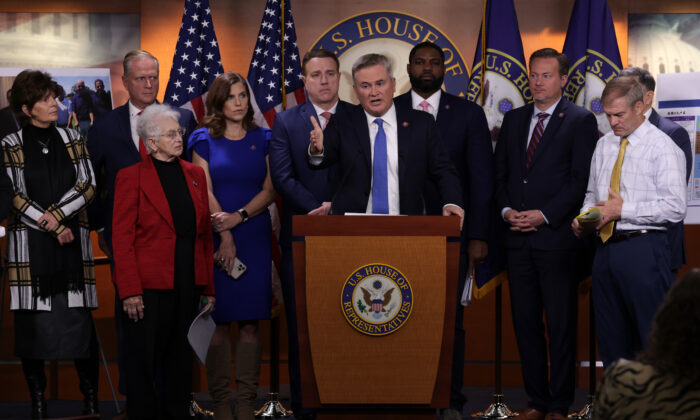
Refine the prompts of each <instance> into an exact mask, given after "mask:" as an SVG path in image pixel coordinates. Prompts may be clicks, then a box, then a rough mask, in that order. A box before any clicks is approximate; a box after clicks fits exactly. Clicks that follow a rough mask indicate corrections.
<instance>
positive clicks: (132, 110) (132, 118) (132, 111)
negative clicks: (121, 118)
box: [129, 101, 142, 150]
mask: <svg viewBox="0 0 700 420" xmlns="http://www.w3.org/2000/svg"><path fill="white" fill-rule="evenodd" d="M141 111H142V110H140V109H138V108H136V106H134V104H132V103H131V101H129V126H130V127H131V140H132V141H133V142H134V146H136V150H139V141H140V140H139V134H138V133H137V132H136V122H137V121H138V119H139V113H141Z"/></svg>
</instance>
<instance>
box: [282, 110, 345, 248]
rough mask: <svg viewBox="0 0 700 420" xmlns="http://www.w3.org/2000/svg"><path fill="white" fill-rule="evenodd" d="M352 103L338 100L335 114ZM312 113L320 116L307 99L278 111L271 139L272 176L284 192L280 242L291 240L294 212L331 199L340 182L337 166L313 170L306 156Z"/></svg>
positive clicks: (304, 210)
mask: <svg viewBox="0 0 700 420" xmlns="http://www.w3.org/2000/svg"><path fill="white" fill-rule="evenodd" d="M352 107H353V105H352V104H349V103H347V102H343V101H338V106H337V107H336V111H335V112H336V115H335V116H333V117H332V118H337V117H338V116H341V115H344V114H347V113H349V112H350V110H351V109H352ZM311 116H314V117H316V119H318V115H316V110H315V109H314V106H313V104H311V102H305V103H303V104H301V105H297V106H295V107H293V108H291V109H288V110H286V111H283V112H280V113H279V114H277V115H275V124H274V126H273V127H272V138H271V140H270V155H269V160H270V177H271V178H272V183H273V184H274V186H275V190H276V191H277V192H278V193H279V194H280V195H281V196H282V205H283V209H284V210H283V223H282V232H281V242H282V243H283V244H288V243H289V241H290V240H291V226H292V223H291V222H292V216H294V215H299V214H307V213H308V212H310V211H311V210H313V209H315V208H318V207H319V206H320V205H321V203H322V202H324V201H331V199H332V198H333V193H334V192H335V188H336V186H337V183H338V170H337V167H336V166H331V167H330V168H324V169H318V170H314V169H312V168H311V167H310V166H309V163H308V162H307V159H306V156H307V154H308V148H309V133H310V132H311V131H312V130H313V126H312V125H311V120H310V118H311Z"/></svg>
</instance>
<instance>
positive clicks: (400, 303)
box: [293, 215, 460, 420]
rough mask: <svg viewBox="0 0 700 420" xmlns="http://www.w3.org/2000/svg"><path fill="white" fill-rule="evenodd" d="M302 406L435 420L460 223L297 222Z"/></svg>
mask: <svg viewBox="0 0 700 420" xmlns="http://www.w3.org/2000/svg"><path fill="white" fill-rule="evenodd" d="M293 236H294V237H293V251H294V272H295V287H296V305H297V319H298V332H299V352H300V362H301V387H302V398H303V402H302V403H303V405H304V406H305V407H310V408H311V407H316V408H317V410H318V411H317V413H318V416H317V418H318V419H319V420H321V419H348V420H349V419H353V420H355V419H382V420H386V419H419V418H420V419H423V418H425V419H428V418H430V419H434V418H435V409H436V408H446V407H448V405H449V396H450V374H451V362H452V344H453V339H454V321H455V310H456V304H457V297H456V293H457V276H458V268H459V236H460V229H459V219H458V218H457V217H441V216H369V215H368V216H295V217H294V220H293Z"/></svg>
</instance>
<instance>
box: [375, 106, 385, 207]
mask: <svg viewBox="0 0 700 420" xmlns="http://www.w3.org/2000/svg"><path fill="white" fill-rule="evenodd" d="M374 122H375V123H377V127H378V128H379V129H378V130H377V137H376V138H375V139H374V162H373V164H372V213H374V214H389V185H388V183H387V170H386V133H385V132H384V128H382V123H383V122H384V121H382V119H381V118H377V119H376V120H374Z"/></svg>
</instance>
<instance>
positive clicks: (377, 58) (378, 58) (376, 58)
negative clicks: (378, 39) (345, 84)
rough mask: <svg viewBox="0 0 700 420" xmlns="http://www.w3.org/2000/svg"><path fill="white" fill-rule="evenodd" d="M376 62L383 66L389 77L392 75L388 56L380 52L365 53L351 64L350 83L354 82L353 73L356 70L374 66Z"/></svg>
mask: <svg viewBox="0 0 700 420" xmlns="http://www.w3.org/2000/svg"><path fill="white" fill-rule="evenodd" d="M377 64H381V65H382V66H384V68H385V69H386V72H387V73H389V77H393V76H392V63H391V60H390V59H389V57H387V56H385V55H382V54H365V55H363V56H362V57H360V58H358V59H357V61H355V64H353V65H352V83H353V84H354V83H355V73H357V71H358V70H362V69H364V68H367V67H372V66H376V65H377Z"/></svg>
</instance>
